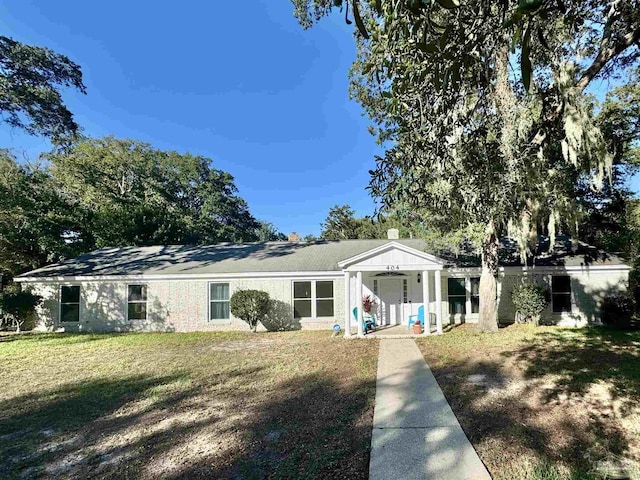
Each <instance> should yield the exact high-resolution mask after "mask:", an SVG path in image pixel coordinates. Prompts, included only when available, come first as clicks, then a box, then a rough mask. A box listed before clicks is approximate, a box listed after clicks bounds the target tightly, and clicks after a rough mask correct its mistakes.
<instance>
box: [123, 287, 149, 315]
mask: <svg viewBox="0 0 640 480" xmlns="http://www.w3.org/2000/svg"><path fill="white" fill-rule="evenodd" d="M127 319H128V320H146V319H147V286H146V285H127Z"/></svg>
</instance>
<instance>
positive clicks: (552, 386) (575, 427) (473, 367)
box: [418, 326, 640, 479]
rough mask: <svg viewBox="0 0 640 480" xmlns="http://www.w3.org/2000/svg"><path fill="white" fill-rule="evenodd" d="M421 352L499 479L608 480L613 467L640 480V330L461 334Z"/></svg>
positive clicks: (468, 329) (424, 342)
mask: <svg viewBox="0 0 640 480" xmlns="http://www.w3.org/2000/svg"><path fill="white" fill-rule="evenodd" d="M418 345H419V346H420V348H421V350H422V352H423V354H424V356H425V358H426V360H427V362H428V363H429V366H430V367H431V369H432V370H433V373H434V375H435V377H436V378H437V380H438V383H439V384H440V386H441V387H442V389H443V391H444V394H445V396H446V397H447V399H448V400H449V403H450V404H451V407H452V408H453V411H454V412H455V414H456V416H457V417H458V419H459V421H460V423H461V425H462V427H463V429H464V430H465V432H466V433H467V436H468V437H469V439H470V440H471V442H472V443H473V445H474V447H475V448H476V450H477V451H478V454H479V455H480V458H482V460H483V461H484V462H485V464H486V465H487V467H488V469H489V471H490V472H491V474H492V475H493V477H494V478H495V479H503V478H504V479H512V478H519V479H520V478H522V479H526V478H531V479H534V478H535V479H537V478H539V479H542V478H544V479H556V478H557V479H561V478H567V479H568V478H572V479H575V478H602V477H596V476H595V472H596V470H597V469H598V468H599V467H600V468H602V467H604V466H605V465H607V464H608V465H611V464H613V463H616V462H617V463H619V464H620V463H622V464H627V465H630V466H631V470H632V471H633V473H634V475H636V477H634V478H640V477H637V475H638V472H640V469H639V468H638V465H639V462H640V332H638V331H635V332H623V331H615V330H608V329H604V328H589V329H568V328H565V329H562V328H557V327H539V328H535V329H534V328H532V327H529V326H510V327H507V328H503V329H501V330H500V331H499V332H498V333H495V334H481V333H479V332H478V331H476V329H475V327H473V326H462V327H458V328H454V329H453V330H452V331H451V332H448V333H445V335H442V336H433V337H428V338H424V339H420V340H418ZM609 478H617V477H609Z"/></svg>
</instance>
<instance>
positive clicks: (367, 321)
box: [353, 307, 376, 335]
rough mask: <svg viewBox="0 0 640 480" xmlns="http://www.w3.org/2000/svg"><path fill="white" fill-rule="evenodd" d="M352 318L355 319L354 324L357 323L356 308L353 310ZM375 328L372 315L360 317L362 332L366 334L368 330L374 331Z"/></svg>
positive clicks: (374, 320) (374, 319) (374, 318)
mask: <svg viewBox="0 0 640 480" xmlns="http://www.w3.org/2000/svg"><path fill="white" fill-rule="evenodd" d="M353 318H355V320H356V322H357V321H358V307H354V308H353ZM375 328H376V317H375V316H373V315H371V314H370V315H369V316H368V317H365V316H364V315H363V316H362V330H363V332H364V333H365V335H366V334H367V332H368V331H369V330H374V329H375Z"/></svg>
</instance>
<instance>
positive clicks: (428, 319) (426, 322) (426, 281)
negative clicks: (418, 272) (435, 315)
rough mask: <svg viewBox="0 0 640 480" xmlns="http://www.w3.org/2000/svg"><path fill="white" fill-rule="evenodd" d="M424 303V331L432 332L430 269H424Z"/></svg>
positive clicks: (426, 332)
mask: <svg viewBox="0 0 640 480" xmlns="http://www.w3.org/2000/svg"><path fill="white" fill-rule="evenodd" d="M422 305H423V308H424V325H423V326H424V333H425V334H426V335H429V334H430V333H431V316H430V315H429V312H430V310H431V304H430V303H429V270H423V271H422Z"/></svg>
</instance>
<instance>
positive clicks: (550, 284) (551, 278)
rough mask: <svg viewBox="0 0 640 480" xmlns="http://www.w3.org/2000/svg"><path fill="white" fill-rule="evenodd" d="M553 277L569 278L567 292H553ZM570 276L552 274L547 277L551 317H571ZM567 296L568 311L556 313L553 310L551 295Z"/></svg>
mask: <svg viewBox="0 0 640 480" xmlns="http://www.w3.org/2000/svg"><path fill="white" fill-rule="evenodd" d="M553 277H569V291H568V292H554V291H553ZM571 283H572V282H571V275H568V274H552V275H549V291H550V294H551V302H549V306H550V307H551V314H552V315H558V316H561V315H571V314H572V313H573V303H574V302H573V286H572V285H571ZM554 294H555V295H567V294H568V295H569V311H568V312H567V311H561V312H556V311H555V310H554V309H553V295H554Z"/></svg>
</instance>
